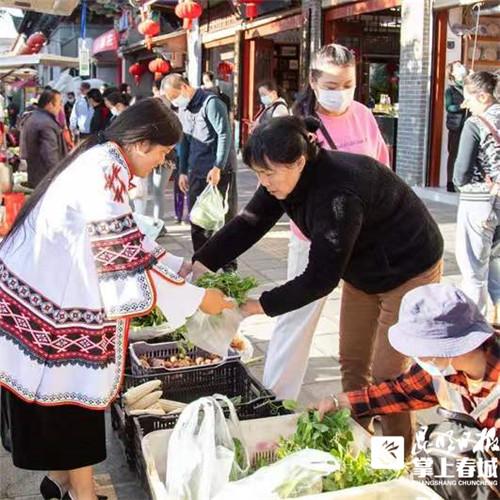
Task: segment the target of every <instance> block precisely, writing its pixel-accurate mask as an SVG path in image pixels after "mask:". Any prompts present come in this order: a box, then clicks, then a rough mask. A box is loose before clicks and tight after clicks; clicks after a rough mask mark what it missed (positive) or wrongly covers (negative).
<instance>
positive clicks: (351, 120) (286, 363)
mask: <svg viewBox="0 0 500 500" xmlns="http://www.w3.org/2000/svg"><path fill="white" fill-rule="evenodd" d="M355 89H356V60H355V57H354V55H353V53H352V52H351V51H350V50H349V49H347V48H346V47H343V46H342V45H336V44H330V45H326V46H324V47H322V48H321V50H320V51H319V52H317V53H316V56H315V57H314V59H313V60H312V61H311V69H310V74H309V86H308V88H307V90H306V92H305V93H304V95H303V97H302V98H301V99H299V100H298V101H297V103H296V104H295V105H294V108H293V112H294V114H296V115H299V116H302V117H311V116H313V117H315V118H316V119H318V120H319V121H320V127H319V130H318V133H317V135H318V137H319V139H320V142H321V146H322V147H323V148H325V149H338V150H341V151H346V152H349V153H356V154H362V155H367V156H371V157H372V158H375V159H377V160H378V161H379V162H381V163H383V164H385V165H389V152H388V149H387V146H386V144H385V143H384V140H383V138H382V135H381V133H380V130H379V128H378V125H377V122H376V121H375V118H374V116H373V114H372V113H371V111H370V110H369V109H368V108H367V107H366V106H364V105H363V104H361V103H359V102H357V101H354V92H355ZM291 230H292V235H291V238H290V246H289V254H288V279H289V280H290V279H292V278H294V277H295V276H298V275H300V274H302V273H303V272H304V270H305V268H306V266H307V263H308V257H309V248H310V242H309V241H308V240H307V239H306V238H305V236H303V235H302V233H301V232H300V231H299V229H298V228H297V227H296V226H295V225H294V224H293V223H292V224H291ZM326 299H327V297H325V298H323V299H320V300H318V301H316V302H313V303H312V304H309V305H307V306H305V307H303V308H301V309H299V310H296V311H293V312H290V313H288V314H285V315H283V316H280V317H279V318H278V322H277V324H276V327H275V329H274V332H273V335H272V338H271V342H270V345H269V350H268V353H267V360H266V367H265V371H264V384H265V385H266V387H269V388H270V389H272V390H273V391H274V392H275V393H276V394H277V396H278V397H279V398H283V399H296V398H297V396H298V394H299V391H300V388H301V385H302V381H303V378H304V375H305V371H306V368H307V362H308V358H309V351H310V347H311V342H312V338H313V334H314V331H315V329H316V326H317V325H318V321H319V319H320V316H321V311H322V309H323V306H324V304H325V302H326ZM341 323H342V321H341ZM341 330H342V324H341ZM360 337H363V340H360V342H361V343H362V344H363V345H364V346H365V347H366V349H372V348H373V345H374V343H375V339H371V340H369V339H368V338H367V336H366V335H364V332H360ZM347 340H348V342H346V343H345V345H344V342H343V339H342V335H341V340H340V351H341V357H342V356H344V359H346V360H347V359H351V358H353V357H354V358H355V357H356V356H357V355H356V353H353V352H349V351H351V350H352V349H350V348H349V345H350V344H351V341H352V340H353V339H347ZM344 372H345V370H344V369H343V380H344V383H345V382H346V376H347V387H345V388H344V389H350V388H351V385H353V384H354V385H357V384H356V383H354V381H352V380H349V375H348V374H346V373H344ZM356 382H358V381H356ZM361 382H362V381H361V379H360V380H359V383H361ZM352 388H354V387H352Z"/></svg>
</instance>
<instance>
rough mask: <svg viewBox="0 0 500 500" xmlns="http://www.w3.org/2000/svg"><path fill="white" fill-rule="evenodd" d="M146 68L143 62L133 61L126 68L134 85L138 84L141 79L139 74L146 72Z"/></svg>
mask: <svg viewBox="0 0 500 500" xmlns="http://www.w3.org/2000/svg"><path fill="white" fill-rule="evenodd" d="M146 71H147V69H146V66H144V65H143V64H139V63H134V64H132V66H130V68H129V69H128V72H129V73H130V74H131V75H132V76H133V77H134V81H135V84H136V85H139V83H140V81H141V76H142V75H143V74H144V73H146Z"/></svg>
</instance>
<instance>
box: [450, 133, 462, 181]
mask: <svg viewBox="0 0 500 500" xmlns="http://www.w3.org/2000/svg"><path fill="white" fill-rule="evenodd" d="M461 132H462V129H461V128H459V129H457V130H448V164H447V173H448V179H447V182H448V186H450V187H451V186H452V185H453V169H454V168H455V160H456V159H457V154H458V145H459V144H460V134H461Z"/></svg>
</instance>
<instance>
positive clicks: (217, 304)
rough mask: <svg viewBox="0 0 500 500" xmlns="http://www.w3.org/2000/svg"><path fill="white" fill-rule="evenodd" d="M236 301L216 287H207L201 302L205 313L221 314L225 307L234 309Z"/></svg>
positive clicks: (201, 308) (201, 307)
mask: <svg viewBox="0 0 500 500" xmlns="http://www.w3.org/2000/svg"><path fill="white" fill-rule="evenodd" d="M235 305H236V304H235V302H234V301H233V300H231V299H229V298H228V297H226V296H225V295H224V294H223V293H222V292H221V291H220V290H217V289H216V288H207V290H206V291H205V295H204V297H203V300H202V301H201V304H200V310H201V311H202V312H204V313H205V314H211V315H212V314H220V313H221V312H222V311H223V310H224V309H233V308H234V307H235Z"/></svg>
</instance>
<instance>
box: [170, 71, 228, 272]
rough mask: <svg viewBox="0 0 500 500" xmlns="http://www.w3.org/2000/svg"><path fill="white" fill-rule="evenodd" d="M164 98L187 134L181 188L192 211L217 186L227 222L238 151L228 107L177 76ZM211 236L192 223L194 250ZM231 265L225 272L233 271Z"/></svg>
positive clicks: (181, 161) (181, 158)
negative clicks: (225, 204) (225, 203)
mask: <svg viewBox="0 0 500 500" xmlns="http://www.w3.org/2000/svg"><path fill="white" fill-rule="evenodd" d="M161 95H162V96H163V97H165V98H167V99H168V100H169V101H170V102H171V103H172V106H174V107H175V108H177V109H178V115H179V119H180V120H181V123H182V129H183V132H184V136H183V140H182V143H181V144H180V147H179V151H180V156H179V170H180V175H179V187H180V189H181V190H182V191H183V192H184V193H187V194H188V199H189V207H190V209H191V208H192V207H193V206H194V204H195V202H196V200H197V199H198V197H199V196H200V195H201V193H202V192H203V191H204V190H205V188H206V187H207V185H208V184H211V185H213V186H216V187H217V189H218V190H219V192H220V194H221V195H222V197H223V198H226V196H227V200H228V204H229V210H228V212H227V214H226V219H225V221H226V222H228V221H229V220H230V219H232V218H233V217H234V215H235V213H236V209H237V191H236V152H235V149H234V145H233V136H232V132H231V124H230V121H229V116H228V112H227V108H226V105H225V104H224V103H223V102H222V100H221V99H220V97H219V96H217V95H215V94H214V93H213V92H208V91H207V90H204V89H201V88H198V89H195V88H194V87H192V86H191V85H190V84H189V82H188V81H187V80H186V79H185V78H184V77H183V76H182V75H179V74H176V73H173V74H170V75H167V76H166V77H165V78H164V79H163V81H162V85H161ZM211 236H212V232H211V231H207V230H205V229H203V228H202V227H200V226H198V225H196V224H193V223H191V240H192V243H193V249H194V251H195V252H196V251H197V250H199V249H200V248H201V247H202V246H203V245H204V244H205V243H206V242H207V241H208V240H209V238H210V237H211ZM235 268H236V263H232V264H231V265H230V266H229V267H228V268H227V269H226V270H234V269H235Z"/></svg>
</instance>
